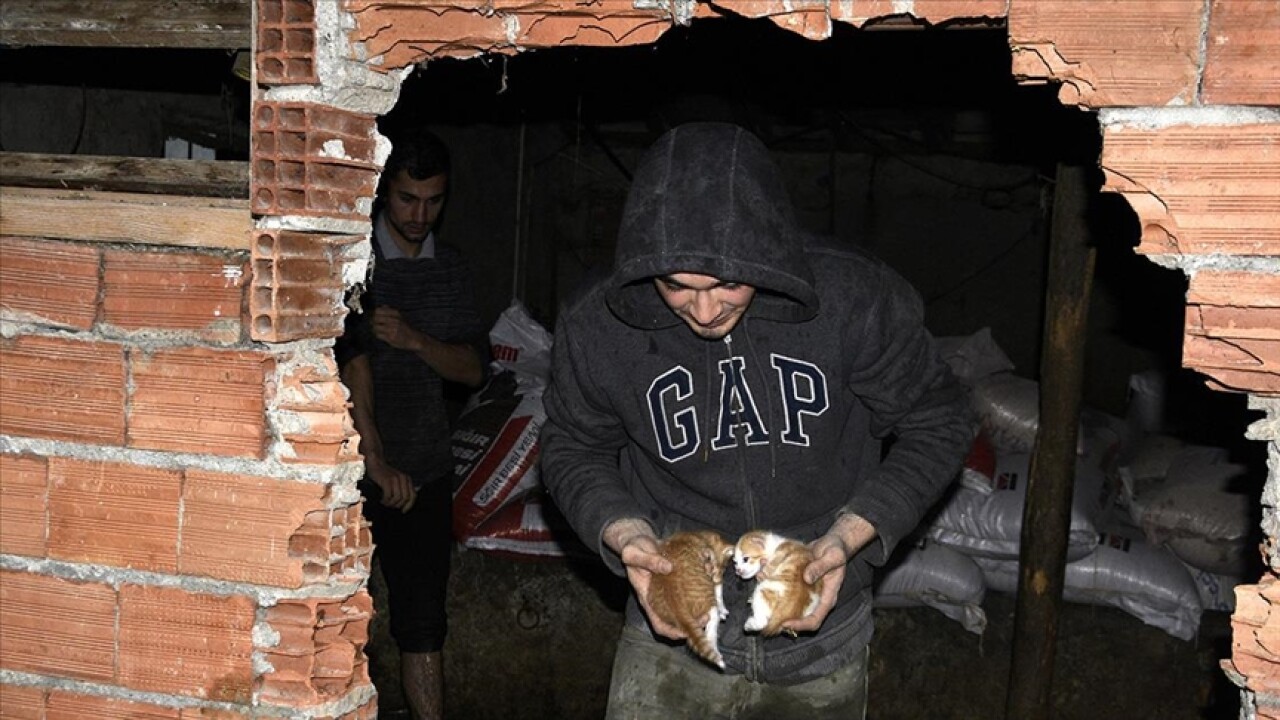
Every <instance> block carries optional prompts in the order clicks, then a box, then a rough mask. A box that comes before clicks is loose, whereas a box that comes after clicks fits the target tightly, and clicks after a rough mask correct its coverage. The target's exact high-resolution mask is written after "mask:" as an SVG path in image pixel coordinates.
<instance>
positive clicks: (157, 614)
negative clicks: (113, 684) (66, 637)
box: [119, 585, 256, 703]
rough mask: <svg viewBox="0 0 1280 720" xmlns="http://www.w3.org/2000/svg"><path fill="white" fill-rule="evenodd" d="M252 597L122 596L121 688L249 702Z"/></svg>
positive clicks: (127, 590) (130, 590) (135, 590)
mask: <svg viewBox="0 0 1280 720" xmlns="http://www.w3.org/2000/svg"><path fill="white" fill-rule="evenodd" d="M255 612H256V606H255V603H254V601H253V600H252V599H251V598H248V597H243V596H239V595H233V596H229V597H221V596H215V595H203V594H197V593H191V592H187V591H186V590H182V589H180V588H165V587H144V586H140V585H125V586H124V587H122V588H121V590H120V651H119V652H120V660H119V665H120V682H121V683H122V684H123V685H125V686H126V687H128V688H130V689H135V690H146V691H151V692H162V693H173V694H177V695H188V696H194V697H199V698H206V699H209V700H218V701H222V702H232V703H247V702H248V701H249V700H250V699H251V689H252V685H253V637H252V636H253V623H254V616H255Z"/></svg>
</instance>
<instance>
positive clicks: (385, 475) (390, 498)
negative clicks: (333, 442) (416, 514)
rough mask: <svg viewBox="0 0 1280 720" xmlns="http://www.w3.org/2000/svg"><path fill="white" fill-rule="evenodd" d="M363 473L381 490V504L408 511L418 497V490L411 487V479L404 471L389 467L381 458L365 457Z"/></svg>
mask: <svg viewBox="0 0 1280 720" xmlns="http://www.w3.org/2000/svg"><path fill="white" fill-rule="evenodd" d="M364 471H365V474H366V475H368V476H369V479H370V480H372V481H373V483H374V484H375V485H377V486H378V488H379V489H380V490H382V504H383V505H386V506H387V507H392V508H395V509H397V510H399V511H400V512H402V513H404V512H409V508H411V507H413V502H414V501H415V500H417V499H418V491H417V490H414V489H413V479H412V478H410V477H409V476H408V475H406V474H405V473H402V472H400V471H399V470H397V469H395V468H393V467H391V466H390V465H388V464H387V463H386V462H384V461H383V460H382V459H381V458H370V457H368V456H366V457H365V461H364Z"/></svg>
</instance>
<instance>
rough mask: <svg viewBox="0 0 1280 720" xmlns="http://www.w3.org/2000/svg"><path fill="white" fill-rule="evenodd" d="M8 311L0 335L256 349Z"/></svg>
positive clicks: (179, 333) (180, 333)
mask: <svg viewBox="0 0 1280 720" xmlns="http://www.w3.org/2000/svg"><path fill="white" fill-rule="evenodd" d="M9 315H10V313H9V312H8V311H5V312H4V313H3V315H0V337H4V338H14V337H17V336H19V335H22V336H42V337H56V338H63V339H66V340H79V341H91V342H111V343H115V344H117V345H122V346H123V347H124V348H126V349H133V350H141V351H143V352H144V353H151V352H156V351H163V350H172V349H180V348H205V349H209V350H224V351H225V350H237V349H254V348H253V347H252V346H242V345H241V346H238V345H228V344H226V343H219V342H216V341H212V340H207V339H205V338H202V337H200V336H199V334H198V333H194V332H191V331H186V330H137V331H132V330H120V329H119V328H115V327H113V326H111V325H105V324H103V325H98V326H97V327H96V328H94V329H92V330H76V329H71V328H66V327H62V326H59V325H50V324H48V323H43V322H21V321H19V320H17V319H15V318H12V317H9Z"/></svg>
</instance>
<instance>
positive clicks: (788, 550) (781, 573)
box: [648, 530, 822, 669]
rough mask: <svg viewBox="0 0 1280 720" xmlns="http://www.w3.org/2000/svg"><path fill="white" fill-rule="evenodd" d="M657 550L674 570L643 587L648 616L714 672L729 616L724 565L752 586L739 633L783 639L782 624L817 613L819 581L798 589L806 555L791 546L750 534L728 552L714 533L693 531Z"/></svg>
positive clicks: (762, 532)
mask: <svg viewBox="0 0 1280 720" xmlns="http://www.w3.org/2000/svg"><path fill="white" fill-rule="evenodd" d="M660 545H661V552H662V555H663V557H665V558H667V559H668V560H670V561H671V565H672V568H673V569H672V571H671V572H670V573H668V574H666V575H657V574H655V575H654V576H653V577H652V578H651V579H650V581H649V595H648V601H649V608H650V610H651V611H652V612H653V613H654V614H655V615H657V616H658V617H659V618H661V619H662V620H663V621H665V622H668V623H670V624H672V625H674V626H676V627H678V628H680V630H682V631H683V632H684V633H685V634H686V635H687V636H688V640H687V642H688V643H689V647H690V649H692V650H693V652H694V653H695V654H696V655H698V657H701V658H703V659H704V660H706V661H707V662H709V663H711V664H712V665H715V666H716V667H718V668H720V669H724V658H722V657H721V655H720V651H719V649H718V648H717V638H718V637H719V630H720V622H721V621H722V620H724V619H726V618H727V617H728V616H729V611H728V609H727V608H726V607H725V604H724V594H723V590H722V585H721V578H722V577H723V575H724V568H725V565H727V564H728V563H729V561H730V560H732V561H733V569H734V572H736V573H737V575H738V577H741V578H742V579H744V580H751V579H755V581H756V585H755V588H754V589H753V590H752V593H751V617H749V618H747V621H746V622H745V623H744V624H743V626H742V629H743V630H745V631H746V632H759V633H760V634H761V635H763V636H765V637H772V636H774V635H777V634H779V633H780V632H783V628H782V623H784V622H786V621H787V620H792V619H795V618H800V617H804V616H805V615H808V614H809V613H811V612H813V610H814V608H816V607H817V605H818V598H819V596H820V594H821V592H822V580H821V579H819V580H818V582H817V583H814V584H809V583H806V582H805V581H804V576H803V573H804V569H805V567H806V566H807V565H808V564H809V563H810V562H812V561H813V553H812V552H811V551H810V550H809V547H808V546H807V545H805V544H804V543H802V542H800V541H798V540H792V539H789V538H785V537H782V536H780V535H777V534H775V533H772V532H769V531H766V530H752V531H751V532H748V533H747V534H745V535H743V536H742V537H740V538H739V539H738V542H737V543H736V544H730V543H728V542H727V541H726V540H725V539H724V538H723V537H721V536H720V534H719V533H717V532H715V531H713V530H695V531H683V532H677V533H674V534H672V535H671V536H670V537H668V538H667V539H666V540H663V541H662V542H661V544H660ZM787 632H791V631H789V630H788V631H787ZM792 634H793V635H794V633H792Z"/></svg>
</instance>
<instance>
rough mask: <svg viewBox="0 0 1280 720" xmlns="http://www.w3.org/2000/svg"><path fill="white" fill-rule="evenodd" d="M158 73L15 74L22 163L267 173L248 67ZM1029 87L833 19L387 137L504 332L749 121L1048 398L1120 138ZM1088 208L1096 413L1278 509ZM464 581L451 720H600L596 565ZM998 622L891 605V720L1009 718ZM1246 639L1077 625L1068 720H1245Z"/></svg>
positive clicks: (177, 60)
mask: <svg viewBox="0 0 1280 720" xmlns="http://www.w3.org/2000/svg"><path fill="white" fill-rule="evenodd" d="M157 57H158V56H157V52H156V51H149V52H148V53H147V54H146V55H145V57H144V56H142V54H140V53H134V52H131V51H126V50H111V51H106V50H101V51H90V50H76V49H71V48H58V49H56V60H55V59H54V51H52V50H42V49H5V50H3V51H2V52H0V93H2V94H0V148H2V149H4V150H8V151H17V152H41V153H66V154H99V155H126V156H139V157H146V156H158V155H162V154H164V152H165V146H166V141H167V140H171V139H176V140H178V141H180V143H179V144H181V143H186V145H187V146H188V147H198V148H203V149H206V150H207V151H208V152H211V153H213V156H216V157H217V158H218V159H226V160H246V159H247V158H248V150H249V147H248V106H249V103H248V93H249V88H248V85H247V83H244V82H243V81H241V80H240V79H238V78H236V77H235V76H234V75H233V74H232V73H231V65H232V60H233V59H232V57H230V56H229V55H228V54H227V53H223V52H215V51H164V53H163V59H162V60H158V59H157ZM1009 65H1010V57H1009V49H1008V38H1007V35H1006V33H1005V32H1004V30H1003V29H1002V28H997V27H992V28H974V27H955V28H946V27H935V28H917V27H905V26H901V25H897V26H895V25H894V24H893V23H888V24H882V26H880V27H872V28H867V29H861V30H858V29H853V28H850V27H847V26H842V25H837V26H836V27H835V29H834V34H833V37H832V38H831V39H830V40H827V41H823V42H813V41H809V40H806V39H804V38H803V37H801V36H799V35H797V34H794V33H791V32H787V31H784V30H782V29H779V28H778V27H776V26H775V25H774V24H773V23H771V22H769V21H767V20H755V21H749V20H743V19H736V18H725V19H717V20H709V21H701V20H700V21H694V22H693V23H692V24H691V25H690V26H688V27H676V28H674V29H672V30H670V31H669V32H667V33H666V34H665V35H664V36H663V37H662V38H661V39H660V40H659V41H658V42H657V43H656V44H653V45H646V46H638V47H628V48H621V49H612V48H611V49H602V48H575V47H565V48H560V49H550V50H539V51H534V52H526V53H521V54H518V55H514V56H503V55H491V56H485V57H482V58H477V59H469V60H433V61H430V62H428V63H424V64H423V65H422V66H421V67H419V68H418V69H416V70H415V71H414V72H413V74H412V75H410V76H409V77H408V78H407V79H406V81H405V83H404V85H403V88H402V93H401V97H400V100H399V102H398V104H397V105H396V107H395V108H394V109H393V110H392V111H391V112H389V113H388V114H387V115H386V116H384V117H383V118H382V119H381V121H380V125H381V127H382V129H383V131H384V132H385V133H388V134H393V133H394V132H395V131H396V130H397V129H398V128H399V127H401V126H404V125H408V124H410V123H419V122H420V123H425V124H426V125H428V126H430V127H432V128H434V129H436V130H437V131H438V132H439V134H440V135H441V136H442V137H443V138H444V139H445V140H446V141H447V143H448V144H449V145H450V147H451V150H452V152H453V161H454V172H453V177H452V178H451V184H452V187H451V195H450V199H449V203H448V207H447V210H446V218H445V220H444V221H443V226H442V228H441V235H442V237H443V238H444V239H445V240H447V241H450V242H453V243H454V244H456V245H458V246H459V247H461V248H462V249H463V252H464V254H466V255H467V257H468V259H469V260H470V262H471V264H472V266H473V269H474V270H475V273H476V277H477V279H478V294H479V303H480V306H481V311H482V314H483V315H484V318H485V320H486V321H487V322H492V321H494V320H495V319H496V318H497V317H498V316H499V314H500V313H501V312H502V311H503V310H504V309H505V308H506V307H507V306H508V305H509V304H510V303H511V302H512V300H513V298H515V299H519V300H520V301H522V302H523V303H524V305H525V306H526V307H527V308H528V309H529V311H530V313H531V315H532V316H533V317H534V318H535V319H537V320H538V321H540V322H542V323H543V324H545V325H546V326H547V327H548V328H550V327H553V326H554V322H555V314H556V307H557V305H558V303H559V302H560V301H562V300H563V299H564V298H565V297H566V296H567V294H568V293H569V292H571V290H572V288H573V287H574V286H575V285H576V284H577V283H578V282H579V281H580V280H581V279H582V278H583V277H584V276H585V275H586V274H587V273H588V272H589V271H590V270H591V269H592V268H593V267H597V266H607V264H608V262H609V260H610V257H611V252H612V242H613V235H614V232H615V230H616V228H617V225H618V220H619V217H620V213H621V209H622V203H623V200H624V199H625V195H626V191H627V188H628V184H629V180H630V173H631V170H632V169H633V168H634V167H635V163H636V160H637V158H638V157H639V155H640V153H641V152H642V151H643V150H644V148H645V147H647V146H648V144H649V143H651V142H652V141H653V140H654V139H656V137H657V136H658V135H659V134H660V133H661V132H662V131H663V130H665V129H667V128H669V127H671V126H674V125H677V124H679V123H681V122H685V121H691V120H708V119H711V120H728V121H733V122H737V123H739V124H742V125H744V126H745V127H747V128H748V129H750V130H752V131H753V132H755V133H756V134H757V135H759V136H760V137H761V139H762V140H763V141H764V142H765V143H766V145H768V146H769V148H770V149H771V150H772V151H773V153H774V155H775V157H776V159H777V160H778V162H779V165H780V166H781V167H782V169H783V172H784V175H785V178H786V180H787V182H788V186H789V190H790V193H791V198H792V201H793V202H794V203H795V205H796V209H797V214H798V217H799V219H800V221H801V222H802V223H803V224H804V225H805V226H806V227H807V228H808V229H810V230H813V231H817V232H822V233H828V234H832V235H835V236H837V237H839V238H841V239H842V240H844V241H845V242H848V243H849V244H851V245H856V246H860V247H864V248H866V249H868V250H870V251H871V252H873V253H875V254H877V255H879V256H880V257H882V258H883V259H885V260H886V261H887V262H888V263H889V264H890V265H892V266H894V267H895V268H896V269H897V270H899V271H900V272H901V273H902V274H903V275H904V276H905V277H906V278H907V279H908V280H910V281H911V282H912V283H913V284H914V285H915V287H916V288H917V290H919V292H920V293H921V296H922V297H923V299H924V302H925V307H926V322H927V324H928V325H929V327H930V329H931V330H932V331H933V332H934V334H935V335H938V336H945V337H959V336H966V335H970V334H972V333H975V332H978V331H980V330H982V329H983V328H990V331H991V335H992V337H993V338H994V339H995V341H996V342H997V344H998V345H999V346H1000V348H1001V349H1002V350H1003V351H1004V353H1005V354H1006V355H1007V356H1008V358H1009V360H1010V361H1011V363H1012V365H1013V366H1014V368H1015V369H1014V372H1015V373H1016V374H1018V375H1019V376H1022V377H1025V378H1028V379H1032V380H1034V379H1036V378H1037V377H1038V375H1039V368H1040V365H1041V363H1042V362H1043V361H1044V358H1043V357H1042V354H1041V343H1042V332H1043V319H1042V318H1043V315H1044V307H1043V303H1044V287H1045V275H1046V272H1047V270H1046V253H1047V247H1048V239H1049V228H1050V223H1049V217H1050V215H1049V213H1050V211H1051V206H1052V200H1053V194H1054V192H1053V189H1054V180H1055V176H1056V168H1057V166H1058V164H1059V163H1064V162H1065V163H1077V164H1083V165H1085V166H1086V167H1095V166H1096V164H1097V157H1098V141H1099V140H1098V138H1099V133H1098V130H1097V118H1096V116H1095V115H1093V114H1091V113H1088V112H1084V111H1080V110H1076V109H1071V108H1065V107H1063V106H1061V105H1060V104H1059V103H1058V102H1057V100H1056V88H1054V87H1052V86H1040V87H1022V86H1018V85H1017V84H1016V83H1015V81H1014V80H1013V78H1012V77H1011V75H1010V72H1009ZM172 146H173V145H172V143H170V147H171V148H172ZM1099 180H1100V178H1099V177H1096V176H1095V177H1094V179H1093V182H1094V188H1093V189H1096V186H1097V183H1098V181H1099ZM1092 200H1093V202H1092V206H1091V209H1090V220H1091V238H1090V241H1091V243H1092V244H1093V246H1094V247H1095V248H1096V252H1097V273H1096V278H1095V284H1094V290H1093V295H1092V299H1091V305H1090V316H1089V330H1088V336H1087V350H1086V358H1087V359H1086V383H1085V391H1084V404H1085V405H1086V406H1087V407H1090V408H1093V409H1096V410H1098V411H1099V412H1103V413H1107V414H1110V415H1113V416H1115V417H1117V418H1123V417H1124V416H1125V415H1126V414H1127V413H1128V411H1129V405H1130V397H1131V392H1130V380H1131V378H1132V377H1133V376H1135V375H1138V374H1140V373H1150V372H1154V373H1158V377H1160V378H1162V379H1163V392H1162V397H1163V400H1164V402H1163V404H1162V408H1163V410H1162V413H1161V416H1160V418H1159V421H1160V430H1161V432H1163V433H1166V434H1168V435H1170V436H1173V437H1177V438H1178V439H1180V440H1181V441H1183V442H1185V443H1188V444H1197V445H1204V446H1210V447H1216V448H1222V449H1224V450H1225V452H1226V453H1228V455H1229V457H1230V459H1231V460H1232V461H1233V462H1238V463H1242V464H1244V465H1246V466H1247V467H1248V468H1249V472H1248V474H1247V478H1248V483H1249V484H1250V485H1249V487H1248V488H1245V490H1246V491H1247V492H1248V493H1250V494H1251V497H1252V498H1254V500H1253V503H1252V504H1253V505H1256V504H1257V502H1256V498H1257V497H1258V493H1259V492H1260V489H1261V486H1262V482H1263V479H1264V478H1265V474H1266V473H1265V460H1266V458H1265V447H1264V446H1263V444H1262V443H1257V442H1251V441H1247V440H1245V439H1244V430H1245V427H1246V426H1247V424H1248V423H1249V422H1251V421H1253V420H1254V419H1256V416H1255V415H1254V414H1253V413H1251V412H1249V411H1247V409H1246V402H1245V398H1244V396H1242V395H1235V394H1227V393H1218V392H1212V391H1210V390H1209V389H1207V388H1205V387H1204V382H1203V379H1202V378H1201V377H1199V376H1197V375H1195V374H1194V373H1191V372H1189V371H1184V370H1181V369H1180V356H1181V350H1180V348H1181V332H1182V330H1181V328H1182V322H1183V317H1182V312H1183V310H1182V307H1183V305H1182V299H1183V296H1184V293H1185V291H1186V280H1185V277H1184V276H1183V275H1182V273H1181V272H1179V271H1174V270H1167V269H1163V268H1161V267H1159V266H1157V265H1155V264H1154V263H1152V262H1150V261H1149V260H1147V259H1145V258H1142V257H1138V256H1136V255H1135V254H1134V252H1133V247H1134V246H1135V245H1136V243H1137V237H1138V228H1137V224H1136V220H1135V218H1134V215H1133V214H1132V212H1131V211H1130V210H1129V209H1128V208H1127V206H1125V205H1124V203H1123V202H1122V201H1120V200H1119V199H1117V198H1114V197H1108V196H1104V195H1100V194H1097V193H1096V192H1095V193H1093V198H1092ZM1254 524H1255V526H1256V523H1254ZM1258 572H1260V570H1259V571H1258ZM1258 572H1252V574H1251V575H1248V576H1247V577H1248V578H1255V577H1257V575H1258ZM372 582H373V583H374V584H375V585H377V584H378V583H379V580H378V578H377V577H375V578H374V579H373V580H372ZM451 582H452V585H451V591H450V609H451V618H452V619H451V623H452V625H451V635H450V641H449V643H450V644H449V646H448V647H447V650H446V652H447V658H448V661H447V663H448V664H447V667H446V679H447V683H448V702H449V706H450V709H451V711H452V712H453V713H454V717H466V718H473V719H477V720H478V719H483V718H498V717H502V718H512V717H517V718H520V717H529V718H560V719H563V720H573V719H576V718H583V719H586V718H594V717H599V716H600V715H601V709H602V707H603V701H604V692H605V690H606V688H607V682H608V672H609V662H610V658H611V657H612V645H613V640H614V638H615V637H616V634H617V631H618V628H619V625H620V622H621V604H622V601H623V598H624V596H625V592H626V587H625V586H624V585H623V584H622V583H621V581H619V580H618V579H615V578H612V577H610V576H608V575H607V574H606V573H605V572H604V571H603V569H602V567H600V566H599V565H598V563H595V562H593V561H591V560H590V559H589V558H584V557H579V556H572V557H570V558H568V559H565V560H562V561H561V560H558V561H545V560H541V561H530V560H527V559H521V558H512V557H509V556H496V555H488V554H484V553H481V552H477V551H469V550H468V551H460V552H459V553H458V555H457V556H456V562H455V571H454V577H453V579H452V581H451ZM983 608H984V610H985V613H986V616H987V626H986V629H985V632H983V633H981V634H978V633H973V632H970V631H968V630H966V629H964V628H963V627H961V626H960V624H959V623H957V622H956V621H954V620H952V619H950V618H948V617H944V616H943V615H942V614H940V613H938V612H937V611H936V610H935V609H933V608H930V607H902V608H881V609H878V610H877V611H876V614H877V628H878V629H877V637H876V640H875V641H874V643H873V665H872V674H871V687H872V689H871V693H872V700H871V713H870V717H872V718H876V720H891V719H898V718H900V719H904V720H906V719H909V718H924V717H928V718H994V717H1001V716H1002V712H1003V703H1004V688H1005V684H1006V682H1007V678H1008V672H1009V648H1010V644H1011V636H1012V627H1013V614H1014V601H1013V598H1012V595H1010V594H1009V593H1004V592H997V591H992V592H989V593H987V595H986V599H985V601H984V604H983ZM388 642H389V641H388V639H387V636H386V622H385V615H380V616H379V617H378V618H376V619H375V622H374V640H373V642H372V643H371V645H370V655H371V657H372V659H373V661H374V662H373V672H374V677H375V682H377V683H378V685H379V691H380V693H381V699H380V707H381V709H382V713H383V716H385V717H396V713H397V712H398V711H399V710H400V708H401V707H402V701H401V699H400V698H399V694H398V691H397V689H396V687H395V682H394V681H393V679H394V678H395V677H396V668H395V667H394V661H395V654H394V653H393V652H390V651H389V646H388V644H387V643H388ZM1229 643H1230V627H1229V620H1228V615H1227V613H1225V612H1205V613H1204V615H1203V616H1202V618H1201V621H1200V627H1199V630H1198V632H1197V633H1196V634H1195V636H1194V637H1193V638H1192V639H1190V640H1182V639H1178V638H1174V637H1171V636H1170V635H1169V634H1167V633H1165V632H1164V631H1162V630H1160V629H1158V628H1156V627H1152V626H1150V625H1147V624H1144V623H1143V622H1142V621H1141V620H1139V619H1138V618H1136V617H1134V616H1133V615H1130V614H1127V613H1125V612H1124V611H1122V610H1119V609H1117V608H1114V607H1105V606H1100V605H1083V604H1075V603H1067V604H1065V605H1064V608H1063V615H1062V618H1061V626H1060V630H1059V638H1058V659H1057V664H1056V667H1057V671H1056V677H1055V688H1054V698H1055V700H1054V702H1055V706H1056V708H1057V712H1058V713H1059V714H1058V717H1061V718H1090V719H1091V720H1092V719H1105V718H1126V719H1128V718H1162V719H1168V720H1183V719H1187V720H1190V719H1191V718H1232V717H1236V716H1237V714H1238V711H1239V708H1238V703H1239V697H1238V692H1237V690H1236V688H1235V687H1234V686H1231V685H1230V683H1229V682H1227V680H1226V679H1225V677H1224V676H1223V674H1222V672H1221V670H1220V669H1219V668H1218V660H1219V659H1221V658H1225V657H1227V656H1228V655H1229ZM498 679H501V681H500V682H498V681H497V680H498Z"/></svg>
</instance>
